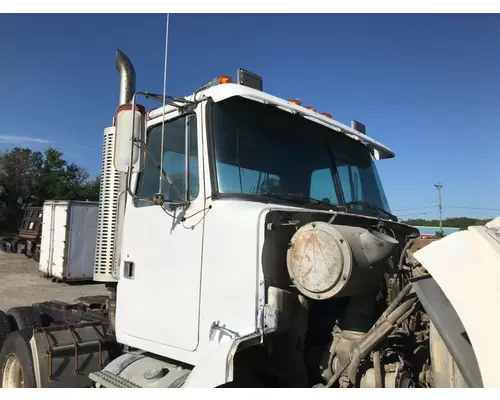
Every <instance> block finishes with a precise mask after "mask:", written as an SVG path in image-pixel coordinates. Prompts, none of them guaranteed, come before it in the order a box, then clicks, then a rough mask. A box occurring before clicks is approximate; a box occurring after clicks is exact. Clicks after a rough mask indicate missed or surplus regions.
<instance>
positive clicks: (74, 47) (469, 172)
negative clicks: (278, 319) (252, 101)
mask: <svg viewBox="0 0 500 400" xmlns="http://www.w3.org/2000/svg"><path fill="white" fill-rule="evenodd" d="M164 29H165V16H164V15H6V14H4V15H0V50H1V56H0V88H1V92H2V96H1V97H0V107H1V110H2V115H3V118H2V119H1V120H0V149H5V148H10V147H12V146H13V145H25V146H29V147H31V148H33V149H43V148H44V147H47V146H48V145H51V146H54V147H57V148H60V149H61V150H63V151H64V153H65V154H66V157H67V158H68V159H69V160H71V161H74V162H76V163H78V164H80V165H82V166H84V167H86V168H87V169H88V170H89V172H90V173H91V174H98V173H99V171H100V156H101V144H102V131H103V129H104V127H105V126H109V125H110V124H111V121H112V117H113V114H114V111H115V109H116V105H117V100H118V73H117V72H116V70H115V66H114V61H115V60H114V57H115V49H116V48H117V47H119V48H121V49H123V50H124V51H125V53H126V54H127V55H128V56H129V57H130V58H131V59H132V61H133V63H134V65H135V68H136V72H137V84H138V89H140V90H149V91H156V92H161V91H162V84H163V56H164V54H163V49H164ZM499 41H500V17H499V16H496V15H470V16H468V15H453V16H452V15H335V14H329V15H189V14H185V15H179V14H172V15H171V18H170V39H169V56H168V57H169V65H168V71H169V73H168V83H167V91H168V92H169V93H170V94H173V95H182V96H183V95H186V94H189V93H191V92H192V91H193V90H194V89H196V88H197V87H198V86H200V85H202V84H203V83H205V82H206V81H208V80H210V79H212V78H213V77H215V76H218V75H222V74H224V75H233V76H234V75H235V71H236V69H237V68H238V67H243V68H246V69H249V70H251V71H254V72H256V73H258V74H259V75H261V76H262V77H263V78H264V89H265V91H267V92H270V93H272V94H274V95H277V96H280V97H284V98H286V99H288V98H300V99H301V100H302V101H303V102H304V103H307V104H310V105H312V106H313V107H315V108H317V109H318V111H321V112H328V113H331V114H333V115H334V117H335V118H336V119H338V120H340V121H341V122H344V123H346V124H349V122H350V120H351V119H357V120H360V121H362V122H364V123H365V124H366V126H367V133H368V134H369V135H370V136H372V137H374V138H375V139H377V140H379V141H381V142H383V143H384V144H386V145H388V146H389V147H390V148H392V149H393V150H394V151H395V152H396V158H395V159H392V160H385V161H381V162H380V163H379V164H378V168H379V172H380V175H381V179H382V181H383V183H384V185H385V188H386V192H387V196H388V199H389V202H390V205H391V208H392V209H393V210H394V211H397V210H401V211H398V214H399V215H401V216H407V215H408V216H410V215H409V214H414V215H411V216H415V217H423V218H433V217H436V216H437V208H436V207H435V206H434V205H435V204H437V191H436V189H435V187H434V183H437V182H438V181H441V183H442V184H443V204H444V205H445V209H444V214H445V217H446V216H458V215H469V216H472V217H482V216H495V215H497V214H498V215H500V211H488V210H470V209H459V208H447V207H446V206H463V207H474V208H493V209H500V204H499V201H498V199H499V198H500V185H498V181H499V177H498V172H499V169H498V167H497V165H498V162H497V154H498V151H499V149H500V146H499V145H498V141H499V135H500V129H499V128H500V126H499V125H500V122H499V119H498V117H497V115H498V113H499V110H500V51H499V47H498V43H499ZM19 137H23V138H19ZM26 138H28V139H26ZM49 142H50V143H49ZM417 207H426V208H420V209H417ZM407 208H408V209H410V210H403V209H407ZM420 213H425V214H421V215H420Z"/></svg>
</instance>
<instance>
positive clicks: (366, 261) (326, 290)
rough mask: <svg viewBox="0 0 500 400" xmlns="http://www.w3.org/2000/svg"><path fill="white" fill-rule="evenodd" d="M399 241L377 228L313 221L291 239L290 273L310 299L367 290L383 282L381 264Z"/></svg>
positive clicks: (362, 292)
mask: <svg viewBox="0 0 500 400" xmlns="http://www.w3.org/2000/svg"><path fill="white" fill-rule="evenodd" d="M397 244H398V241H397V240H395V239H394V238H392V237H390V236H387V235H385V234H383V233H380V232H378V231H372V230H368V229H365V228H362V227H357V226H344V225H332V224H329V223H327V222H322V221H317V222H310V223H308V224H305V225H304V226H302V227H301V228H300V229H298V230H297V232H295V234H294V235H293V237H292V239H291V243H290V247H289V249H288V252H287V267H288V274H289V276H290V278H291V280H292V282H293V283H294V284H295V286H296V287H297V290H299V291H300V292H301V293H302V294H303V295H305V296H307V297H309V298H311V299H316V300H325V299H330V298H333V297H344V296H353V295H358V294H364V293H368V292H370V291H372V290H375V289H376V288H377V286H378V285H379V284H380V282H381V279H382V278H383V274H384V268H383V266H382V264H383V263H384V262H386V261H387V260H388V258H389V257H390V256H391V255H392V250H393V249H394V247H395V246H396V245H397Z"/></svg>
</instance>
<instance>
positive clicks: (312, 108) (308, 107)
mask: <svg viewBox="0 0 500 400" xmlns="http://www.w3.org/2000/svg"><path fill="white" fill-rule="evenodd" d="M306 108H307V109H308V110H311V111H314V112H316V109H315V108H314V107H311V106H307V107H306Z"/></svg>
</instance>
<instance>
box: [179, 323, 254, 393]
mask: <svg viewBox="0 0 500 400" xmlns="http://www.w3.org/2000/svg"><path fill="white" fill-rule="evenodd" d="M260 336H261V335H260V334H257V333H256V334H252V335H250V336H246V337H242V338H236V339H228V340H227V341H224V342H222V343H219V344H218V345H216V346H214V347H211V348H210V349H209V350H208V351H207V352H206V353H205V355H204V356H203V357H202V359H201V361H200V362H198V363H197V364H196V366H195V367H194V368H193V370H192V371H191V373H190V374H189V376H188V378H187V379H186V382H185V383H184V385H183V386H182V387H183V388H215V387H218V386H221V385H224V384H226V383H229V382H232V380H233V370H234V368H233V359H234V355H235V354H236V352H237V350H238V347H239V346H240V345H241V344H242V343H244V342H249V341H252V340H254V339H258V338H260Z"/></svg>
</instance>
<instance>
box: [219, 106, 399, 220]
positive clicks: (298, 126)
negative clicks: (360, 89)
mask: <svg viewBox="0 0 500 400" xmlns="http://www.w3.org/2000/svg"><path fill="white" fill-rule="evenodd" d="M213 131H214V132H213V141H214V152H215V163H216V170H217V185H218V192H219V193H220V194H223V195H231V194H232V195H234V194H237V195H240V196H241V195H247V196H264V195H271V197H272V195H273V194H282V195H284V194H286V195H291V196H292V197H293V196H295V197H299V196H300V197H307V198H312V199H317V200H320V201H323V202H325V203H329V204H333V205H337V206H343V205H345V206H348V207H349V208H351V209H358V210H360V211H366V204H365V205H364V206H363V205H361V204H349V203H350V202H358V203H359V202H363V203H370V204H371V205H372V206H375V207H379V208H381V209H384V210H386V211H390V210H389V205H388V203H387V200H386V197H385V194H384V191H383V188H382V186H381V184H380V179H379V176H378V173H377V170H376V167H375V165H374V163H373V161H372V157H371V154H370V152H369V150H368V149H367V148H366V147H365V146H364V145H363V144H361V143H359V142H357V141H356V140H354V139H351V138H349V137H347V136H345V135H343V134H340V133H336V132H332V130H331V129H329V128H327V127H323V126H321V125H319V124H317V123H315V122H312V121H309V120H307V119H305V118H303V117H300V116H298V115H294V114H291V113H289V112H287V111H283V110H280V109H278V108H276V107H274V106H270V105H265V104H262V103H258V102H255V101H251V100H247V99H243V98H241V97H233V98H230V99H227V100H224V101H222V102H219V103H215V104H214V107H213ZM276 197H280V198H282V197H283V196H276ZM370 211H371V212H373V207H372V209H371V210H370ZM377 213H379V212H377Z"/></svg>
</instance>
